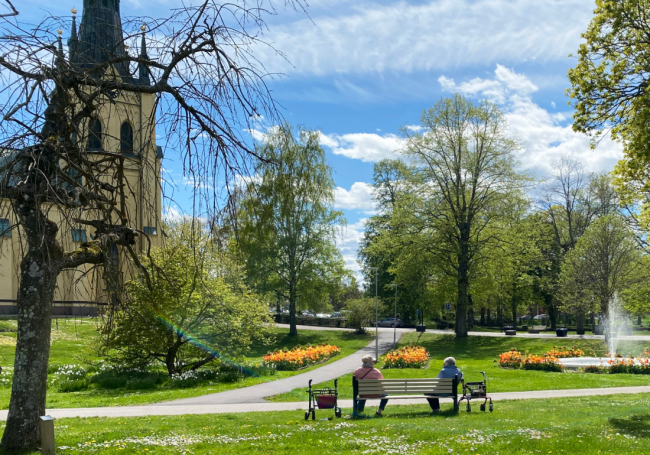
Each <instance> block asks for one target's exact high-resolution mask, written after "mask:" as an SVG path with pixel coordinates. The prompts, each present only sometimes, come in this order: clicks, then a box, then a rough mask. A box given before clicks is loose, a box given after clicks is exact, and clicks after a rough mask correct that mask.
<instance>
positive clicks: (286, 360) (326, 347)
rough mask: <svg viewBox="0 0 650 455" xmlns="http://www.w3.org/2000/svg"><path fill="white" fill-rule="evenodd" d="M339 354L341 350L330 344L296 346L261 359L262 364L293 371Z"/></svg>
mask: <svg viewBox="0 0 650 455" xmlns="http://www.w3.org/2000/svg"><path fill="white" fill-rule="evenodd" d="M340 353H341V348H339V347H338V346H332V345H331V344H322V345H319V346H306V347H302V346H298V347H296V348H294V349H292V350H290V351H287V350H280V351H275V352H272V353H270V354H267V355H265V356H264V357H263V360H264V362H266V363H267V364H269V365H274V366H275V367H276V368H277V369H278V370H281V371H295V370H299V369H301V368H304V367H306V366H309V365H313V364H315V363H319V362H322V361H324V360H326V359H328V358H330V357H334V356H335V355H338V354H340Z"/></svg>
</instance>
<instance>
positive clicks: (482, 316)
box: [480, 306, 489, 325]
mask: <svg viewBox="0 0 650 455" xmlns="http://www.w3.org/2000/svg"><path fill="white" fill-rule="evenodd" d="M488 311H489V310H488ZM480 324H481V325H485V307H484V306H482V307H481V322H480Z"/></svg>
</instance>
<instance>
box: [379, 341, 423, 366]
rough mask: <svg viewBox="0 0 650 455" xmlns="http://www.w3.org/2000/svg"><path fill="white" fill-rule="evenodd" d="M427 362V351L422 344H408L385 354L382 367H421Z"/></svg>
mask: <svg viewBox="0 0 650 455" xmlns="http://www.w3.org/2000/svg"><path fill="white" fill-rule="evenodd" d="M428 362H429V352H428V351H427V350H426V349H424V348H423V347H422V346H416V345H410V346H405V347H403V348H399V349H394V350H392V351H390V352H389V353H388V354H386V357H385V358H384V368H423V367H424V366H425V365H426V364H427V363H428Z"/></svg>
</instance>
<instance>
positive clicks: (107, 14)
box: [74, 0, 131, 79]
mask: <svg viewBox="0 0 650 455" xmlns="http://www.w3.org/2000/svg"><path fill="white" fill-rule="evenodd" d="M126 57H127V55H126V50H125V49H124V36H123V34H122V19H121V18H120V0H84V3H83V15H82V17H81V26H80V27H79V37H78V44H77V52H76V53H75V59H74V60H75V63H77V64H79V65H81V66H82V67H85V68H90V67H93V66H97V65H101V64H103V63H106V62H108V61H110V60H114V59H120V58H125V60H124V61H122V62H119V63H116V64H115V67H116V68H117V71H118V72H119V74H120V75H121V76H122V77H123V78H129V79H130V77H131V75H130V73H129V68H128V64H127V63H126Z"/></svg>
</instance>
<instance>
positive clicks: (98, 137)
mask: <svg viewBox="0 0 650 455" xmlns="http://www.w3.org/2000/svg"><path fill="white" fill-rule="evenodd" d="M88 149H89V150H101V149H102V122H100V121H99V119H98V118H92V119H90V121H89V122H88Z"/></svg>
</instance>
